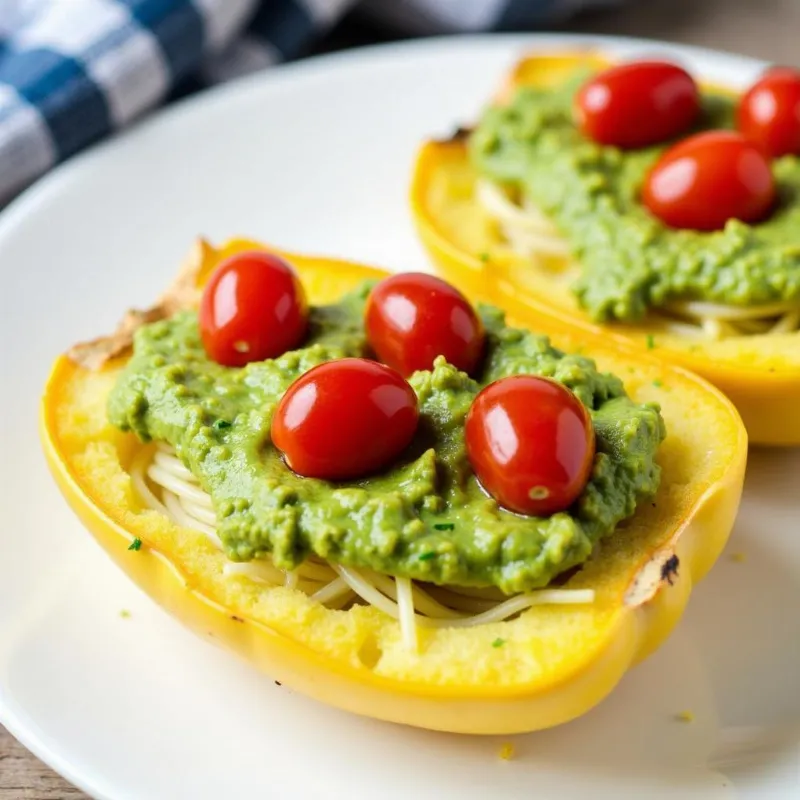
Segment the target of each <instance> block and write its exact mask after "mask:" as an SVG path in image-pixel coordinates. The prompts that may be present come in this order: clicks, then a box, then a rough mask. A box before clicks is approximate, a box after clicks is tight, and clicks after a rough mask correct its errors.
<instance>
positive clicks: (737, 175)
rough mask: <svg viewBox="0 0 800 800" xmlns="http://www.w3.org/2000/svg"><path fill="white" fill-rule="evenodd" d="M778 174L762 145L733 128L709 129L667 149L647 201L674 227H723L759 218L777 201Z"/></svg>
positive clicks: (655, 170) (649, 177)
mask: <svg viewBox="0 0 800 800" xmlns="http://www.w3.org/2000/svg"><path fill="white" fill-rule="evenodd" d="M775 196H776V190H775V179H774V177H773V175H772V167H771V165H770V162H769V160H768V159H767V158H766V157H765V156H764V154H763V153H762V152H761V150H760V149H759V148H758V147H757V146H756V145H755V144H753V143H752V142H749V141H748V140H747V139H745V138H744V137H743V136H742V135H741V134H739V133H735V132H733V131H708V132H706V133H700V134H697V135H696V136H691V137H689V138H688V139H684V140H683V141H682V142H679V143H678V144H676V145H674V146H673V147H671V148H670V149H669V150H667V151H666V152H665V153H664V154H663V155H662V156H661V158H660V159H659V160H658V161H657V162H656V164H655V165H654V167H653V168H652V169H651V171H650V173H649V174H648V175H647V178H646V179H645V183H644V188H643V191H642V201H643V202H644V204H645V206H647V208H648V209H649V210H650V211H651V212H652V213H653V214H654V215H655V216H657V217H658V218H659V219H660V220H661V221H662V222H665V223H666V224H667V225H669V226H670V227H673V228H691V229H693V230H698V231H713V230H720V229H722V228H724V227H725V223H726V222H727V221H728V220H729V219H738V220H741V221H742V222H749V223H755V222H759V221H760V220H762V219H764V217H766V216H767V215H768V214H769V212H770V210H771V209H772V207H773V205H774V203H775Z"/></svg>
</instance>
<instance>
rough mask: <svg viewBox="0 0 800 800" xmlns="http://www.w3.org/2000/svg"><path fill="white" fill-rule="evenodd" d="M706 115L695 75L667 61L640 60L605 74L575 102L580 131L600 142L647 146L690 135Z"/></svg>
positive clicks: (582, 91) (597, 77) (588, 83)
mask: <svg viewBox="0 0 800 800" xmlns="http://www.w3.org/2000/svg"><path fill="white" fill-rule="evenodd" d="M699 111H700V94H699V91H698V89H697V84H696V83H695V82H694V79H693V78H692V76H691V75H690V74H689V73H688V72H687V71H686V70H685V69H683V68H681V67H679V66H677V65H676V64H670V63H668V62H665V61H634V62H631V63H629V64H620V65H619V66H616V67H611V68H610V69H607V70H604V71H603V72H600V73H599V74H597V75H595V76H594V77H593V78H591V79H590V80H589V81H587V82H586V83H585V84H584V85H583V86H582V87H581V89H580V91H579V92H578V94H577V95H576V98H575V117H576V121H577V124H578V127H579V129H580V130H581V132H582V133H583V134H584V136H587V137H588V138H590V139H593V140H594V141H596V142H599V143H600V144H606V145H615V146H616V147H624V148H634V147H645V146H647V145H651V144H657V143H659V142H665V141H667V140H669V139H672V138H673V137H675V136H678V135H679V134H681V133H684V132H685V131H687V130H688V129H689V127H690V126H691V125H692V123H693V122H694V121H695V119H696V118H697V115H698V113H699Z"/></svg>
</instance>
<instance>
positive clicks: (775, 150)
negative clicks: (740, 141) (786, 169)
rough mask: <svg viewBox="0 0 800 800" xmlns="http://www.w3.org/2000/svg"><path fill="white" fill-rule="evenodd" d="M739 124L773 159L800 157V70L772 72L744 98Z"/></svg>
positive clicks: (779, 69) (742, 130) (737, 119)
mask: <svg viewBox="0 0 800 800" xmlns="http://www.w3.org/2000/svg"><path fill="white" fill-rule="evenodd" d="M736 123H737V127H738V128H739V130H740V131H741V132H742V133H743V134H744V135H745V136H746V137H747V138H748V139H749V140H750V141H751V142H755V143H756V144H758V145H760V146H761V148H762V149H763V150H764V151H765V152H766V153H768V154H769V155H770V156H772V157H773V158H777V157H779V156H785V155H789V154H790V153H793V154H794V155H800V70H796V69H791V68H790V67H775V68H774V69H770V70H768V71H767V72H766V73H765V74H764V76H763V77H762V78H761V79H760V80H759V81H757V82H756V83H755V84H753V86H752V87H751V88H750V89H749V90H748V91H747V92H746V93H745V95H744V96H743V97H742V99H741V101H740V102H739V107H738V109H737V112H736Z"/></svg>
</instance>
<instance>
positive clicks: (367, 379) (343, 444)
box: [272, 358, 419, 481]
mask: <svg viewBox="0 0 800 800" xmlns="http://www.w3.org/2000/svg"><path fill="white" fill-rule="evenodd" d="M418 419H419V408H418V404H417V396H416V394H415V393H414V390H413V389H412V388H411V387H410V386H409V385H408V383H407V382H406V381H405V380H404V378H403V377H402V376H401V375H399V374H398V373H397V372H395V371H394V370H393V369H390V368H389V367H386V366H384V365H383V364H378V363H377V362H376V361H368V360H367V359H365V358H343V359H341V360H339V361H329V362H327V363H326V364H321V365H320V366H318V367H314V368H313V369H310V370H309V371H308V372H306V373H305V374H304V375H302V376H301V377H299V378H298V379H297V380H296V381H295V382H294V383H293V384H292V385H291V386H290V387H289V389H288V391H287V392H286V394H284V396H283V397H282V398H281V401H280V403H278V407H277V409H276V411H275V416H274V417H273V420H272V442H273V444H274V445H275V447H277V448H278V450H280V451H281V452H282V453H283V455H284V458H285V459H286V463H287V464H288V466H289V467H290V468H291V469H293V470H294V471H295V472H296V473H298V474H299V475H303V476H304V477H307V478H321V479H322V480H328V481H341V480H348V479H351V478H361V477H364V476H366V475H369V474H370V473H372V472H376V471H377V470H380V469H381V468H382V467H386V466H387V465H388V464H390V463H391V462H392V461H393V460H394V459H395V458H397V456H399V455H400V453H401V452H402V451H403V450H404V449H405V448H406V447H407V446H408V445H409V443H410V442H411V439H412V438H413V436H414V432H415V431H416V429H417V420H418Z"/></svg>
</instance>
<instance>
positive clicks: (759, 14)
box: [0, 0, 800, 800]
mask: <svg viewBox="0 0 800 800" xmlns="http://www.w3.org/2000/svg"><path fill="white" fill-rule="evenodd" d="M563 29H564V30H574V31H585V32H591V33H608V34H619V35H624V36H644V37H647V38H651V39H664V40H667V41H675V42H684V43H687V44H695V45H703V46H705V47H711V48H716V49H719V50H729V51H732V52H737V53H743V54H745V55H751V56H755V57H758V58H764V59H768V60H770V61H777V62H781V63H784V64H797V65H800V49H798V47H797V37H798V33H800V0H633V1H632V2H630V3H629V4H628V5H627V6H622V7H619V8H616V9H613V10H609V11H603V12H593V13H591V14H586V15H584V16H582V17H581V18H579V19H577V20H575V21H573V22H571V23H569V24H567V25H565V26H563ZM85 798H86V795H84V794H83V793H82V792H80V791H78V790H77V789H75V788H73V787H72V786H70V785H69V784H68V783H67V782H66V781H64V780H63V779H62V778H60V777H59V776H58V775H56V774H55V773H54V772H53V771H52V770H50V769H49V768H48V767H46V766H45V765H44V764H42V763H41V762H40V761H39V760H38V759H36V758H35V757H34V756H33V755H31V754H30V753H29V752H28V751H27V750H25V748H24V747H22V745H20V744H19V743H18V742H16V740H15V739H14V738H13V737H12V736H11V735H10V734H9V733H8V732H7V731H6V730H5V729H4V728H3V727H2V726H0V800H85Z"/></svg>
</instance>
